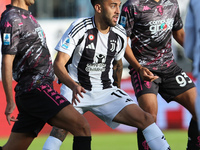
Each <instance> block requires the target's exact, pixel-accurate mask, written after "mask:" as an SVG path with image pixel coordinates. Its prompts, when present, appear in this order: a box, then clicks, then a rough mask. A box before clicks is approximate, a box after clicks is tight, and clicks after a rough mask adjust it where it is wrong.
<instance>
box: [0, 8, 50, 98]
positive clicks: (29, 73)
mask: <svg viewBox="0 0 200 150" xmlns="http://www.w3.org/2000/svg"><path fill="white" fill-rule="evenodd" d="M0 31H1V39H2V54H3V55H4V54H10V55H15V58H14V62H13V78H14V80H15V81H17V82H18V83H17V85H16V87H15V91H16V95H20V94H21V93H23V92H27V91H30V90H32V89H35V88H37V87H39V86H40V85H41V84H44V83H49V84H52V82H53V80H54V71H53V67H52V60H51V57H50V53H49V50H48V47H47V45H46V38H45V34H44V32H43V30H42V28H41V27H40V25H39V24H38V23H37V21H36V20H35V18H34V17H33V16H32V15H31V13H30V12H29V11H26V10H24V9H21V8H18V7H14V6H12V5H8V6H7V9H6V10H5V11H4V13H3V14H2V17H1V23H0Z"/></svg>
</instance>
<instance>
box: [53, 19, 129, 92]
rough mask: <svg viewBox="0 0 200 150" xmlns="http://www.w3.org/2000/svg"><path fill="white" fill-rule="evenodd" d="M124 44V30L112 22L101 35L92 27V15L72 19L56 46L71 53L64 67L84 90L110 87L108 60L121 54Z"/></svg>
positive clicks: (119, 57)
mask: <svg viewBox="0 0 200 150" xmlns="http://www.w3.org/2000/svg"><path fill="white" fill-rule="evenodd" d="M126 45H127V36H126V31H125V29H124V28H123V27H122V26H120V25H118V24H117V25H116V26H114V27H111V28H110V31H109V32H108V33H107V34H103V33H101V32H100V31H98V29H97V28H96V26H95V23H94V17H91V18H80V19H78V20H76V21H75V22H73V23H72V24H71V26H70V27H69V28H68V30H67V31H66V32H65V34H64V35H63V37H62V38H61V40H60V41H59V43H58V44H57V46H56V48H55V49H56V50H58V51H61V52H64V53H67V54H68V55H69V56H71V58H70V60H69V62H68V64H67V65H66V69H67V70H68V72H69V75H70V76H71V77H72V79H74V80H75V81H76V82H79V83H80V84H81V86H83V87H84V88H85V89H87V90H100V89H106V88H110V87H112V83H113V76H112V75H113V66H112V62H113V61H114V59H115V60H119V59H121V58H122V57H123V56H124V52H125V48H126Z"/></svg>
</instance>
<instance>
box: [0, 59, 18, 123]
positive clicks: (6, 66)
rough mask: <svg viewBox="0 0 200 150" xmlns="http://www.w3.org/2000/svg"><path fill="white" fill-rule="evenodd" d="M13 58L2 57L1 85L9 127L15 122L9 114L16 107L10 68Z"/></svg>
mask: <svg viewBox="0 0 200 150" xmlns="http://www.w3.org/2000/svg"><path fill="white" fill-rule="evenodd" d="M14 58H15V55H2V70H1V73H2V83H3V88H4V92H5V95H6V101H7V106H6V110H5V115H6V119H7V121H8V123H9V125H10V124H11V121H14V122H15V121H17V119H15V117H14V116H12V117H11V114H12V112H13V111H14V109H15V107H16V105H15V102H14V100H13V93H12V67H13V60H14Z"/></svg>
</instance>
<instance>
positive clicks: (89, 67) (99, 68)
mask: <svg viewBox="0 0 200 150" xmlns="http://www.w3.org/2000/svg"><path fill="white" fill-rule="evenodd" d="M85 70H86V71H87V72H91V71H102V72H103V71H105V70H106V64H102V63H94V64H87V66H86V68H85Z"/></svg>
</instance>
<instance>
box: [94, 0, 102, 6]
mask: <svg viewBox="0 0 200 150" xmlns="http://www.w3.org/2000/svg"><path fill="white" fill-rule="evenodd" d="M103 1H104V0H91V4H92V6H93V7H94V6H95V5H96V4H102V2H103Z"/></svg>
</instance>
